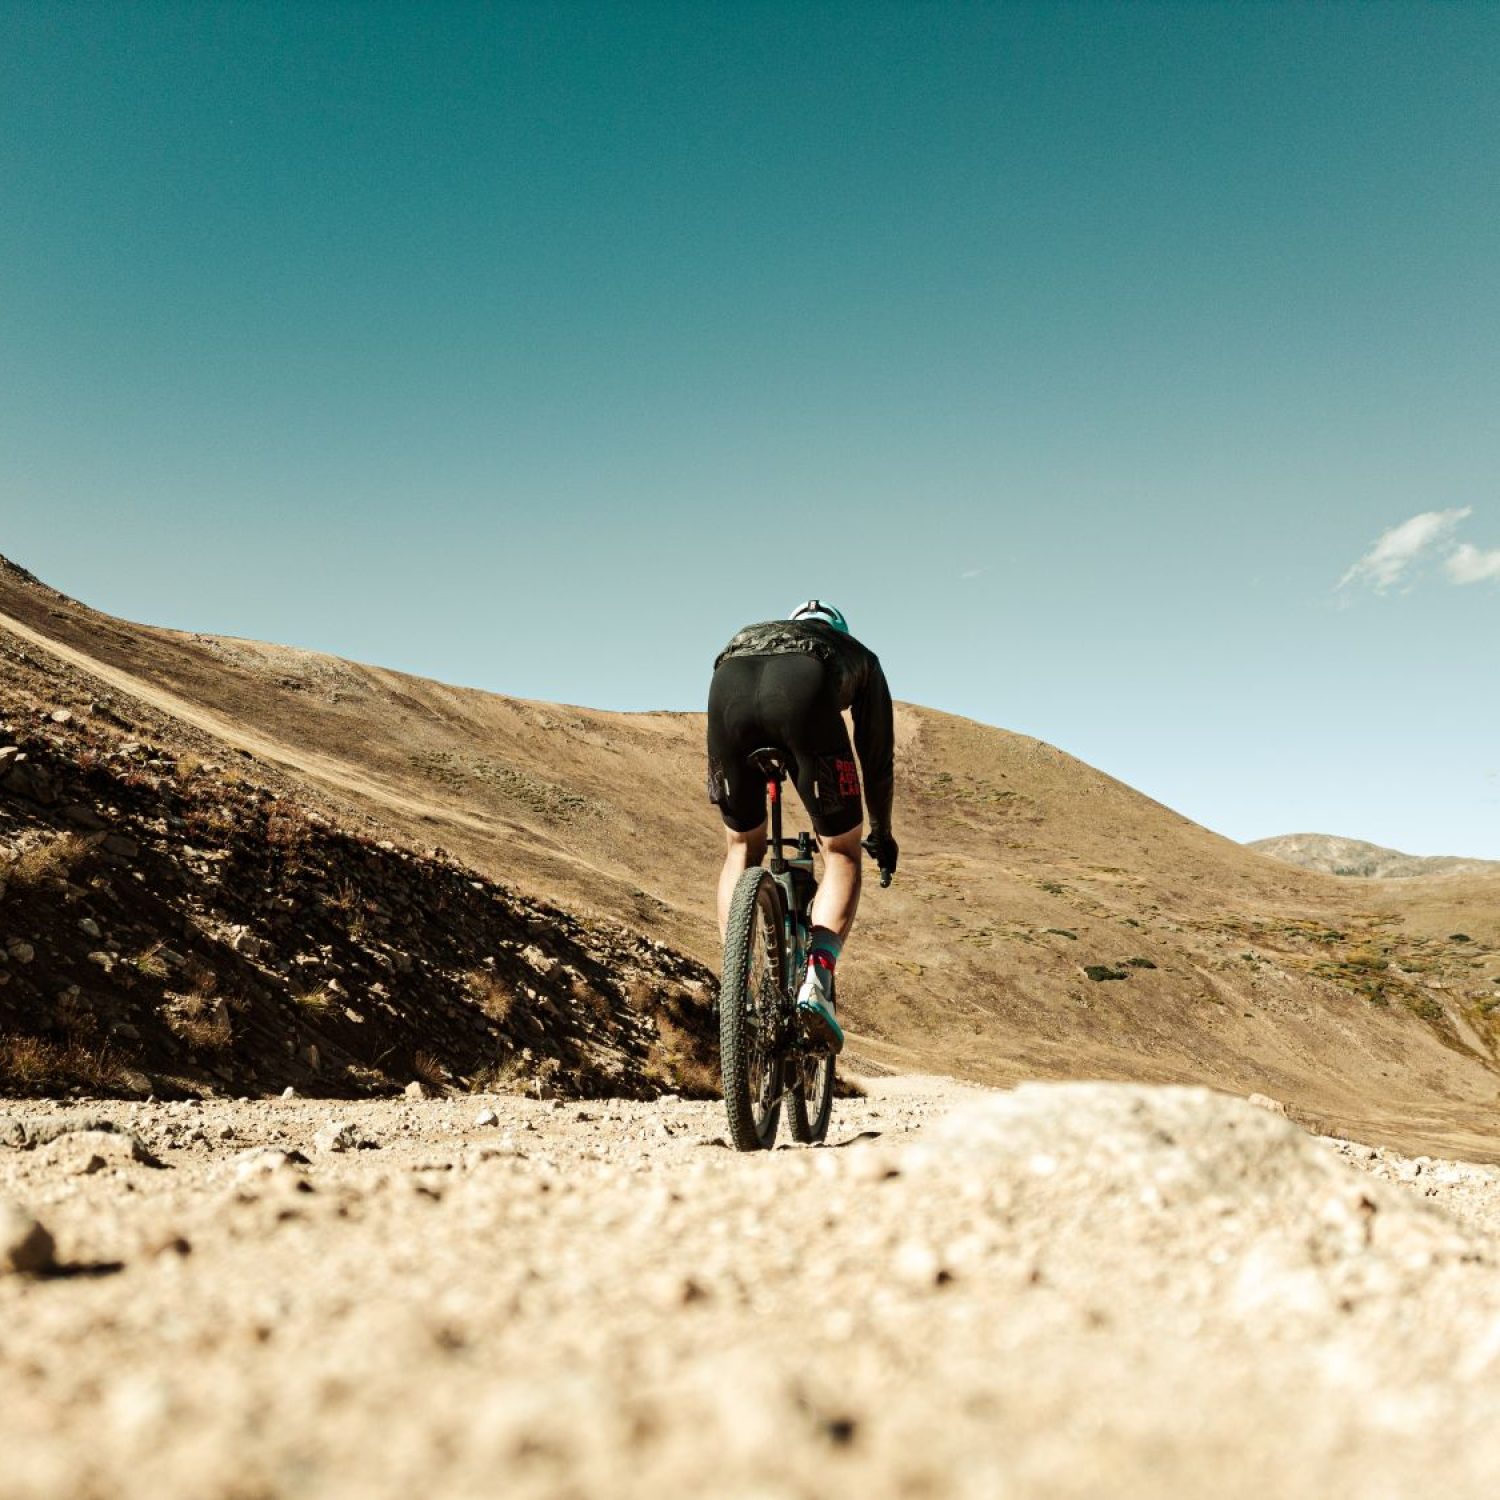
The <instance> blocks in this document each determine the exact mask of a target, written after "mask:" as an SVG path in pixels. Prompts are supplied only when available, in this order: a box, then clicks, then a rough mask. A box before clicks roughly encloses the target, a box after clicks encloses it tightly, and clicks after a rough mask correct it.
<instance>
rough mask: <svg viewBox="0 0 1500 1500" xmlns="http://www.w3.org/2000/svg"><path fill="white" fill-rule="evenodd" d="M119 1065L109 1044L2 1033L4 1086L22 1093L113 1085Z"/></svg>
mask: <svg viewBox="0 0 1500 1500" xmlns="http://www.w3.org/2000/svg"><path fill="white" fill-rule="evenodd" d="M118 1071H119V1065H118V1063H117V1062H116V1061H115V1059H114V1058H113V1056H112V1055H111V1053H110V1050H109V1046H108V1044H101V1045H99V1046H94V1047H91V1046H88V1045H86V1044H85V1043H84V1042H83V1041H82V1040H81V1039H78V1038H74V1039H70V1040H69V1041H67V1042H64V1043H58V1042H52V1041H48V1040H47V1039H46V1038H44V1037H39V1036H29V1035H26V1034H24V1033H9V1034H6V1035H3V1036H0V1088H3V1089H9V1090H12V1091H15V1092H18V1093H30V1092H36V1091H38V1090H42V1089H46V1090H49V1091H50V1090H56V1089H63V1088H73V1087H82V1088H85V1089H90V1090H94V1091H96V1092H97V1091H99V1090H102V1089H107V1088H110V1087H112V1086H113V1085H114V1083H115V1081H116V1074H117V1073H118Z"/></svg>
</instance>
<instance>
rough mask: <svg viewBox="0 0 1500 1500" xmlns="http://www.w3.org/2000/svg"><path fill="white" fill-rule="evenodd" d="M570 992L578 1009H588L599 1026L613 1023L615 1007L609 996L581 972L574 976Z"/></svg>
mask: <svg viewBox="0 0 1500 1500" xmlns="http://www.w3.org/2000/svg"><path fill="white" fill-rule="evenodd" d="M571 992H572V996H573V1003H574V1004H575V1005H576V1006H577V1007H578V1008H579V1009H580V1010H586V1011H588V1012H589V1013H590V1014H591V1015H592V1016H593V1018H594V1019H595V1020H596V1021H598V1022H599V1024H600V1025H601V1026H612V1025H613V1024H614V1019H615V1007H614V1005H613V1003H612V1002H611V1001H610V998H609V996H608V995H607V994H605V993H604V991H603V990H601V989H598V988H597V987H596V986H594V985H592V984H590V983H589V982H588V980H587V979H585V978H584V977H583V975H582V974H577V975H575V976H574V978H573V983H572V986H571Z"/></svg>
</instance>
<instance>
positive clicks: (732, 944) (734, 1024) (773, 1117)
mask: <svg viewBox="0 0 1500 1500" xmlns="http://www.w3.org/2000/svg"><path fill="white" fill-rule="evenodd" d="M786 992H787V957H786V938H785V934H784V931H783V918H782V910H781V892H780V890H779V889H778V888H777V885H776V882H775V881H774V880H772V879H771V877H770V876H769V875H768V874H767V873H766V872H765V871H764V870H761V869H753V870H746V871H745V873H744V874H743V875H741V876H740V880H739V884H738V885H737V886H735V888H734V899H733V900H732V901H731V902H730V905H729V925H728V927H727V928H726V930H725V933H724V972H723V976H722V979H721V982H720V988H719V1066H720V1069H721V1071H722V1073H723V1077H724V1108H725V1111H726V1113H727V1114H728V1116H729V1134H730V1138H731V1140H732V1141H733V1143H734V1146H735V1149H736V1150H737V1151H768V1150H769V1149H770V1148H771V1146H772V1145H774V1144H775V1141H776V1126H777V1122H778V1120H779V1118H780V1115H781V1093H782V1088H781V1082H782V1080H781V1043H782V1039H781V1036H780V1034H779V1033H780V1028H781V1027H782V1025H783V1024H784V1020H785V1014H786V1011H787V1002H786Z"/></svg>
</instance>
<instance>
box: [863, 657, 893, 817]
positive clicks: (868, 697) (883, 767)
mask: <svg viewBox="0 0 1500 1500" xmlns="http://www.w3.org/2000/svg"><path fill="white" fill-rule="evenodd" d="M853 707H854V748H855V749H856V750H858V751H859V766H860V770H861V771H863V772H864V778H865V802H866V804H867V806H868V807H869V810H870V832H871V833H872V834H880V833H889V832H890V831H891V796H892V793H893V791H894V787H895V775H896V772H895V756H896V724H895V711H894V710H893V709H892V707H891V690H890V688H889V687H888V686H887V684H886V680H885V673H884V672H883V671H882V670H881V667H880V662H879V659H878V658H877V657H875V656H874V655H871V657H870V668H869V671H868V672H866V674H865V680H864V684H863V685H862V686H861V688H860V690H859V693H858V695H857V696H856V697H855V700H854V704H853Z"/></svg>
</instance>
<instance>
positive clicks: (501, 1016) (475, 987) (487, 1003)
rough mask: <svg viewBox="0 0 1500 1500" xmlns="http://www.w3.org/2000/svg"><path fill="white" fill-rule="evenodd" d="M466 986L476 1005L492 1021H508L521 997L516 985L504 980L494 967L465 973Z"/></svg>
mask: <svg viewBox="0 0 1500 1500" xmlns="http://www.w3.org/2000/svg"><path fill="white" fill-rule="evenodd" d="M464 988H465V989H466V990H468V992H469V997H470V998H471V999H472V1000H473V1002H474V1003H475V1005H477V1006H478V1007H479V1008H480V1010H482V1011H483V1012H484V1013H485V1015H487V1016H488V1017H489V1018H490V1020H492V1021H498V1022H504V1021H508V1020H509V1019H510V1015H511V1012H512V1011H513V1010H515V1008H516V1001H517V1000H518V998H519V996H518V994H517V992H516V988H515V986H514V985H512V984H509V983H507V982H506V981H505V980H503V979H502V978H501V977H500V976H499V975H498V974H496V973H495V972H494V970H493V969H482V968H481V969H471V970H470V971H469V972H468V973H467V974H466V975H464Z"/></svg>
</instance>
